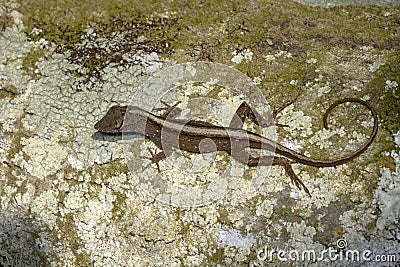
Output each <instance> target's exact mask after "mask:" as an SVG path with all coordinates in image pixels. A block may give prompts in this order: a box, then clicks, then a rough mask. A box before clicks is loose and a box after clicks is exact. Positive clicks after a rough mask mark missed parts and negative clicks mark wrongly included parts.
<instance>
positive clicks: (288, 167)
mask: <svg viewBox="0 0 400 267" xmlns="http://www.w3.org/2000/svg"><path fill="white" fill-rule="evenodd" d="M292 163H294V162H292V161H290V160H288V159H286V158H282V157H275V158H274V160H273V162H272V165H281V166H283V168H284V169H285V173H286V175H287V176H289V177H290V180H291V181H292V183H294V184H295V185H296V186H297V188H298V189H300V190H301V189H303V190H304V191H305V192H306V193H307V195H309V196H310V197H311V193H310V191H309V190H308V188H307V186H306V185H305V184H304V183H303V182H302V181H301V180H300V178H299V177H298V176H297V175H296V173H295V172H294V170H293V168H292Z"/></svg>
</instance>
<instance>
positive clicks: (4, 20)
mask: <svg viewBox="0 0 400 267" xmlns="http://www.w3.org/2000/svg"><path fill="white" fill-rule="evenodd" d="M13 22H14V20H13V18H12V16H11V15H10V14H9V12H7V11H4V10H2V9H0V35H1V34H2V32H3V31H4V30H5V28H7V27H11V25H12V24H13Z"/></svg>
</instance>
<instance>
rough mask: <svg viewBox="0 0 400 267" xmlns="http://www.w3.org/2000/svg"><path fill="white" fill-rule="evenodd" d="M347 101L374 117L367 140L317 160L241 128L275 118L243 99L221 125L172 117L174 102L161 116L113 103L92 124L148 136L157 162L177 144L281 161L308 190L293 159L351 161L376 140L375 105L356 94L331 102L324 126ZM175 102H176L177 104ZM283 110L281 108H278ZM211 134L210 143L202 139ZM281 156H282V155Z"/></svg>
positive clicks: (252, 161) (326, 163)
mask: <svg viewBox="0 0 400 267" xmlns="http://www.w3.org/2000/svg"><path fill="white" fill-rule="evenodd" d="M345 102H355V103H359V104H361V105H363V106H365V107H366V108H368V109H369V110H370V112H371V113H372V116H373V119H374V126H373V128H372V133H371V134H370V136H369V138H368V140H367V141H366V142H365V143H364V144H363V145H362V146H361V147H360V148H358V149H357V150H356V151H354V152H353V153H351V154H349V155H346V156H344V157H341V158H338V159H333V160H319V159H313V158H310V157H307V156H305V155H303V154H300V153H298V152H296V151H294V150H291V149H289V148H287V147H285V146H283V145H281V144H278V143H276V142H274V141H272V140H270V139H268V138H266V137H263V136H261V135H259V134H256V133H253V132H250V131H247V130H244V129H242V126H243V123H244V121H245V119H246V118H248V119H250V120H251V121H253V122H254V123H255V124H257V125H260V126H270V125H272V124H273V119H274V118H275V116H276V113H274V115H273V116H272V117H273V118H268V119H264V118H263V117H262V116H261V115H260V114H258V113H257V112H256V111H253V110H252V109H251V108H250V106H249V105H248V104H247V103H246V102H243V103H242V104H241V105H240V106H239V108H238V109H237V111H236V116H234V117H233V119H232V120H231V123H230V124H229V127H221V126H217V125H213V124H211V123H208V122H202V121H188V122H184V121H182V120H178V119H175V118H174V116H168V115H170V113H171V111H172V110H174V106H173V107H168V108H167V111H166V112H165V114H164V115H163V116H157V115H154V114H152V113H150V112H147V111H145V110H143V109H141V108H139V107H135V106H118V105H117V106H113V107H111V108H110V109H109V110H108V112H107V114H106V115H105V116H104V117H103V118H102V119H101V120H100V121H98V122H97V123H96V124H95V126H94V127H95V129H96V130H98V131H100V132H103V133H107V134H118V133H137V134H141V135H144V136H145V137H146V138H148V139H150V140H151V141H152V142H153V143H154V144H155V145H156V146H157V147H159V148H160V149H161V150H162V151H161V152H159V153H157V154H154V153H153V152H152V151H150V153H151V154H152V158H150V160H151V163H155V164H157V168H158V170H159V166H158V162H159V161H160V160H162V159H164V158H166V156H167V155H169V154H170V148H171V147H174V148H178V149H181V150H185V151H189V152H193V153H207V152H212V151H215V150H218V151H226V152H227V153H229V154H230V155H231V156H232V157H233V158H234V159H236V160H238V161H239V162H241V163H244V164H247V165H249V166H258V165H281V166H283V167H284V169H285V171H286V173H287V175H288V176H289V177H290V178H291V180H292V182H293V183H294V184H295V185H296V186H297V187H298V188H299V189H301V188H303V189H304V190H305V192H307V194H308V195H310V192H309V190H308V189H307V187H306V186H305V185H304V184H303V182H302V181H301V180H300V179H299V178H298V177H297V175H296V174H295V172H294V171H293V169H292V166H291V164H293V163H301V164H305V165H309V166H314V167H331V166H337V165H341V164H344V163H346V162H349V161H351V160H353V159H354V158H356V157H357V156H359V155H360V154H361V153H363V152H364V151H365V150H366V149H367V148H368V146H369V145H370V144H371V143H372V141H373V140H374V138H375V136H376V134H377V131H378V117H377V114H376V112H375V110H374V108H373V107H372V106H371V105H370V104H369V103H368V102H365V101H363V100H361V99H357V98H343V99H339V100H337V101H335V102H334V103H333V104H332V105H331V106H329V108H328V109H327V110H326V112H325V114H324V117H323V123H324V127H325V128H328V123H327V118H328V116H329V113H330V112H331V110H332V109H334V108H335V107H336V106H337V105H339V104H342V103H345ZM175 106H176V105H175ZM280 110H281V109H280ZM205 139H211V140H212V141H213V142H203V143H202V144H201V142H202V140H205ZM246 148H255V149H266V150H269V151H272V152H274V153H275V154H278V155H281V156H272V155H264V156H253V155H251V154H250V153H248V152H247V151H246ZM282 156H283V157H282Z"/></svg>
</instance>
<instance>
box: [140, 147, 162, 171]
mask: <svg viewBox="0 0 400 267" xmlns="http://www.w3.org/2000/svg"><path fill="white" fill-rule="evenodd" d="M147 149H148V150H149V152H150V155H151V157H143V156H141V157H140V158H142V159H148V160H150V163H149V164H147V165H146V166H145V167H144V168H143V170H142V171H144V170H146V169H147V168H148V167H149V166H150V165H151V164H156V166H157V170H158V172H159V173H160V172H161V171H160V165H159V162H160V161H161V160H163V159H165V154H164V152H162V151H161V152H159V153H157V154H156V153H154V152H153V151H152V150H151V149H150V148H147Z"/></svg>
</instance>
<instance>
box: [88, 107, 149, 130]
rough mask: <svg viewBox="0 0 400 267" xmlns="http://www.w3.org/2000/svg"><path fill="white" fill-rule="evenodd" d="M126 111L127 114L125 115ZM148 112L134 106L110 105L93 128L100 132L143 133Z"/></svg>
mask: <svg viewBox="0 0 400 267" xmlns="http://www.w3.org/2000/svg"><path fill="white" fill-rule="evenodd" d="M127 113H128V115H127ZM148 114H149V113H148V112H146V111H144V110H143V109H141V108H138V107H134V106H118V105H117V106H112V107H111V108H110V109H109V110H108V111H107V114H106V115H105V116H104V117H103V118H101V119H100V120H99V121H98V122H97V123H96V124H95V125H94V128H95V129H96V130H97V131H99V132H102V133H107V134H118V133H123V132H124V133H139V134H144V133H145V129H146V122H147V116H148Z"/></svg>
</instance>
